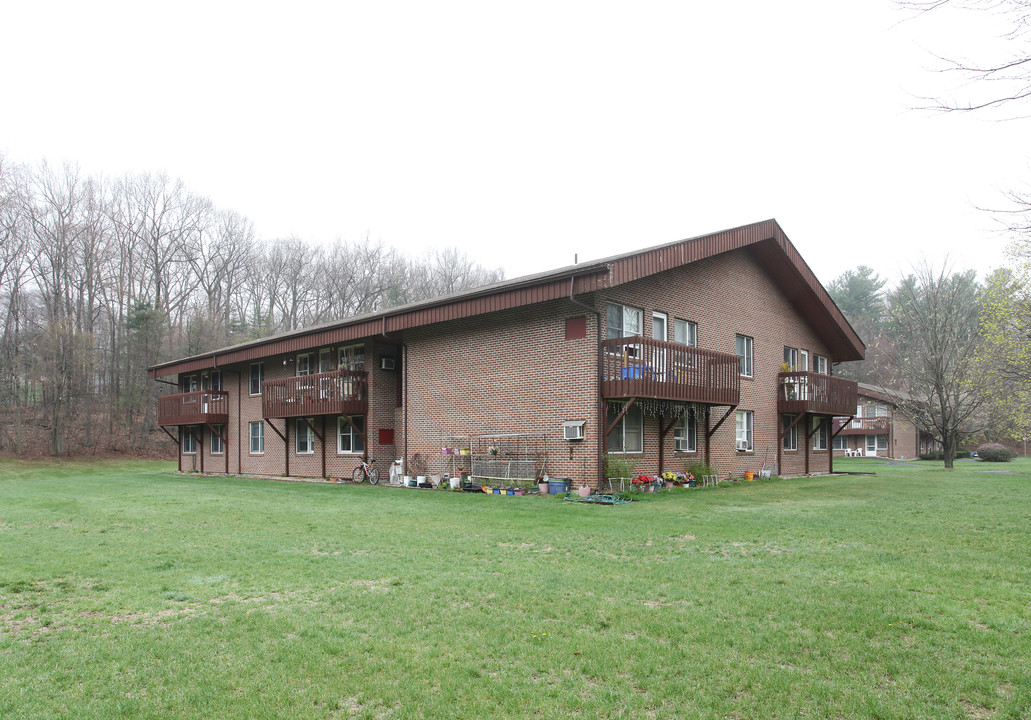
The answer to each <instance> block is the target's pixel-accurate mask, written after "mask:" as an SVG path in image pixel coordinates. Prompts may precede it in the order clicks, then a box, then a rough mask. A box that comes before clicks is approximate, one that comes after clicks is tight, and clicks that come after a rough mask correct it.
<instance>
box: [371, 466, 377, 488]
mask: <svg viewBox="0 0 1031 720" xmlns="http://www.w3.org/2000/svg"><path fill="white" fill-rule="evenodd" d="M369 482H370V483H372V484H373V485H375V484H377V483H378V482H379V470H377V469H376V468H369Z"/></svg>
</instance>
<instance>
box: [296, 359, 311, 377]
mask: <svg viewBox="0 0 1031 720" xmlns="http://www.w3.org/2000/svg"><path fill="white" fill-rule="evenodd" d="M314 360H315V354H314V353H301V354H300V355H298V356H297V376H298V377H300V376H301V375H311V374H312V373H314V372H315V363H314Z"/></svg>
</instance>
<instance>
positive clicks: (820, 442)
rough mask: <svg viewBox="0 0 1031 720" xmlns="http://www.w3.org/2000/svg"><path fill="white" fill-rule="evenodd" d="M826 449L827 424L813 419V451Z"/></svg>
mask: <svg viewBox="0 0 1031 720" xmlns="http://www.w3.org/2000/svg"><path fill="white" fill-rule="evenodd" d="M826 449H827V423H825V422H824V421H823V418H820V417H816V418H813V450H826Z"/></svg>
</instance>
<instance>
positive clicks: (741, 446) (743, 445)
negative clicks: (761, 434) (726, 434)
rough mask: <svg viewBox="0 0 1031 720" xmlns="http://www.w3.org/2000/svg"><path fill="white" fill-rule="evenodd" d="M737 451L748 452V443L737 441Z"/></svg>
mask: <svg viewBox="0 0 1031 720" xmlns="http://www.w3.org/2000/svg"><path fill="white" fill-rule="evenodd" d="M737 449H738V450H748V441H747V440H738V441H737Z"/></svg>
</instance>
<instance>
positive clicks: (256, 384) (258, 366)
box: [251, 363, 265, 395]
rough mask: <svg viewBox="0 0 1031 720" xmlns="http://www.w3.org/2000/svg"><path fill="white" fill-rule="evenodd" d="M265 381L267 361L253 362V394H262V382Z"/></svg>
mask: <svg viewBox="0 0 1031 720" xmlns="http://www.w3.org/2000/svg"><path fill="white" fill-rule="evenodd" d="M264 381H265V363H252V364H251V395H261V384H262V383H263V382H264Z"/></svg>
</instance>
